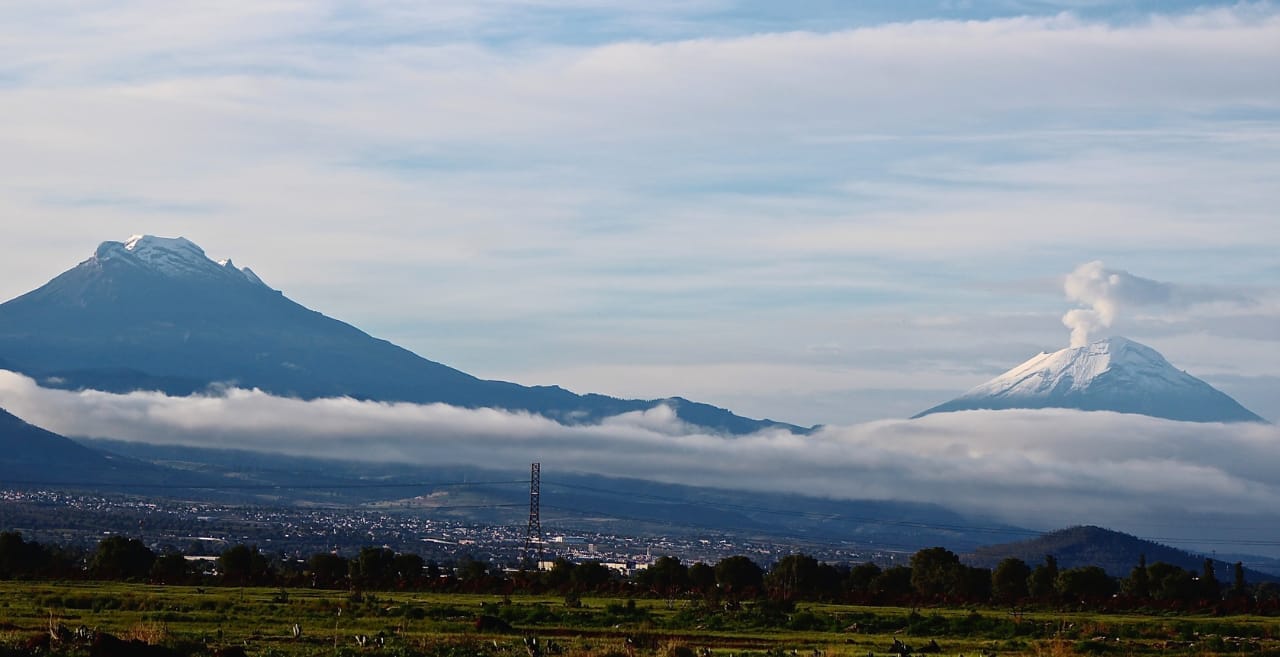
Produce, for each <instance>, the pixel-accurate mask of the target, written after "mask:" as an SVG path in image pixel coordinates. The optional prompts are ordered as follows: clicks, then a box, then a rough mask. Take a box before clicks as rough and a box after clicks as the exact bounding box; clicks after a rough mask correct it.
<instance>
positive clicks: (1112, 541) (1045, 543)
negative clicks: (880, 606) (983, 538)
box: [967, 526, 1277, 582]
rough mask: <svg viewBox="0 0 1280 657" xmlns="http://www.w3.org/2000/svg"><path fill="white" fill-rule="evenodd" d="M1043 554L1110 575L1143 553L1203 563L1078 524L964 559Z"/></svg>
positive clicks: (1253, 573)
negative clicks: (1096, 567) (1095, 567)
mask: <svg viewBox="0 0 1280 657" xmlns="http://www.w3.org/2000/svg"><path fill="white" fill-rule="evenodd" d="M1045 555H1053V556H1054V557H1055V558H1056V559H1057V560H1058V567H1059V568H1064V569H1065V568H1078V567H1081V566H1101V567H1102V569H1103V570H1106V571H1107V574H1109V575H1111V576H1113V577H1127V576H1128V575H1129V571H1130V570H1132V569H1133V567H1134V566H1135V565H1137V563H1138V561H1139V560H1140V559H1141V558H1142V556H1143V555H1145V556H1146V558H1147V563H1148V564H1151V563H1156V562H1157V561H1163V562H1165V563H1167V564H1172V565H1174V566H1178V567H1179V568H1183V569H1186V570H1191V571H1193V572H1197V573H1198V572H1200V569H1201V568H1202V567H1203V566H1204V559H1205V557H1204V555H1197V554H1192V553H1190V552H1186V551H1184V550H1179V549H1177V548H1173V547H1169V546H1167V545H1162V544H1160V543H1156V542H1154V541H1148V540H1145V539H1141V538H1138V537H1136V536H1132V535H1129V534H1125V533H1122V532H1117V531H1113V530H1110V529H1104V528H1102V527H1093V526H1082V527H1070V528H1068V529H1059V530H1057V531H1053V532H1049V533H1047V534H1043V535H1040V536H1037V537H1036V538H1033V539H1029V540H1025V541H1018V542H1014V543H1003V544H1000V545H988V546H985V547H980V548H978V549H976V550H974V551H973V553H972V554H970V555H969V556H968V558H967V560H968V561H969V562H970V563H972V564H974V565H978V566H983V567H987V568H992V567H995V565H996V564H998V563H1000V561H1001V560H1002V559H1005V558H1008V557H1014V558H1017V559H1022V560H1023V561H1025V562H1027V563H1028V564H1030V565H1032V566H1035V565H1036V564H1039V563H1042V562H1043V561H1044V557H1045ZM1233 565H1234V564H1231V563H1227V562H1225V561H1214V571H1215V572H1217V573H1218V576H1219V577H1220V578H1221V577H1224V576H1225V575H1226V574H1227V573H1230V572H1231V568H1232V566H1233ZM1245 573H1246V577H1247V578H1248V579H1249V581H1253V582H1259V581H1275V580H1277V577H1276V576H1274V575H1269V574H1266V573H1263V572H1260V571H1257V570H1252V569H1246V571H1245Z"/></svg>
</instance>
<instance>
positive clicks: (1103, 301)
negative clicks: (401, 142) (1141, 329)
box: [1062, 260, 1254, 347]
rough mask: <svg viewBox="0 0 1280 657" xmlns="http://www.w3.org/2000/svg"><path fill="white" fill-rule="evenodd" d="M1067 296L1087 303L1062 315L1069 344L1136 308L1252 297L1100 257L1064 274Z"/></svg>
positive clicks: (1244, 301)
mask: <svg viewBox="0 0 1280 657" xmlns="http://www.w3.org/2000/svg"><path fill="white" fill-rule="evenodd" d="M1063 290H1064V291H1065V292H1066V294H1067V298H1068V299H1070V300H1072V301H1075V302H1077V303H1080V304H1082V305H1085V306H1087V308H1076V309H1073V310H1070V311H1068V312H1067V314H1065V315H1063V316H1062V323H1063V324H1065V325H1066V326H1067V328H1069V329H1071V346H1072V347H1083V346H1084V345H1086V344H1089V340H1090V338H1091V337H1096V334H1097V333H1099V332H1101V331H1103V330H1105V329H1107V328H1110V327H1111V326H1113V325H1114V324H1115V322H1116V320H1117V319H1119V317H1120V315H1121V314H1122V313H1124V312H1126V311H1131V310H1133V309H1137V308H1157V309H1165V310H1168V309H1183V308H1188V307H1190V306H1194V305H1199V304H1207V303H1215V302H1224V303H1230V304H1238V305H1248V304H1251V303H1254V300H1253V299H1251V298H1250V297H1248V296H1247V295H1245V294H1243V293H1241V292H1239V291H1235V290H1227V289H1223V288H1218V287H1211V286H1207V285H1180V284H1176V283H1165V282H1162V281H1156V280H1152V279H1150V278H1143V277H1141V276H1135V275H1133V274H1131V273H1129V272H1127V271H1124V270H1121V269H1108V268H1107V266H1106V265H1104V264H1103V263H1102V261H1100V260H1094V261H1093V262H1086V263H1084V264H1082V265H1080V266H1079V267H1076V268H1075V269H1074V270H1073V271H1072V272H1071V273H1070V274H1067V277H1066V280H1065V282H1064V283H1063Z"/></svg>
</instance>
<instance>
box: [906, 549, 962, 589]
mask: <svg viewBox="0 0 1280 657" xmlns="http://www.w3.org/2000/svg"><path fill="white" fill-rule="evenodd" d="M962 568H963V566H961V564H960V557H958V556H956V554H955V553H954V552H952V551H951V550H948V549H946V548H943V547H931V548H926V549H923V550H920V551H919V552H916V553H915V554H914V555H912V556H911V588H913V589H915V591H916V593H918V594H920V595H922V596H924V597H927V598H937V597H940V596H946V595H954V594H956V593H958V592H959V590H960V586H959V584H960V575H961V569H962Z"/></svg>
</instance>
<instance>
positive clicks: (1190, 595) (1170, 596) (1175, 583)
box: [1147, 561, 1200, 602]
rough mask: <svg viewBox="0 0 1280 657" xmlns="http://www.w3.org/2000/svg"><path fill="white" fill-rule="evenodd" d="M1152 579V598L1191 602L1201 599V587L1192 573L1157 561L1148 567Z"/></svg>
mask: <svg viewBox="0 0 1280 657" xmlns="http://www.w3.org/2000/svg"><path fill="white" fill-rule="evenodd" d="M1147 574H1148V575H1149V576H1150V578H1151V597H1153V598H1155V599H1156V600H1182V601H1184V602H1190V601H1192V600H1195V599H1197V598H1199V597H1200V590H1199V589H1200V587H1199V586H1198V585H1197V582H1196V580H1195V577H1193V576H1192V574H1191V572H1190V571H1187V570H1183V569H1181V568H1179V567H1177V566H1174V565H1172V564H1167V563H1164V562H1163V561H1157V562H1155V563H1153V564H1151V565H1150V566H1147Z"/></svg>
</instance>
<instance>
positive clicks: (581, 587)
mask: <svg viewBox="0 0 1280 657" xmlns="http://www.w3.org/2000/svg"><path fill="white" fill-rule="evenodd" d="M612 577H613V573H611V572H610V571H609V569H608V567H606V566H605V565H604V564H602V563H600V562H599V561H584V562H582V563H580V564H578V567H577V568H574V569H573V572H572V573H571V574H570V575H569V581H570V582H571V583H572V584H573V588H574V590H576V591H599V590H600V589H602V588H604V585H605V584H608V583H609V579H610V578H612Z"/></svg>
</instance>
